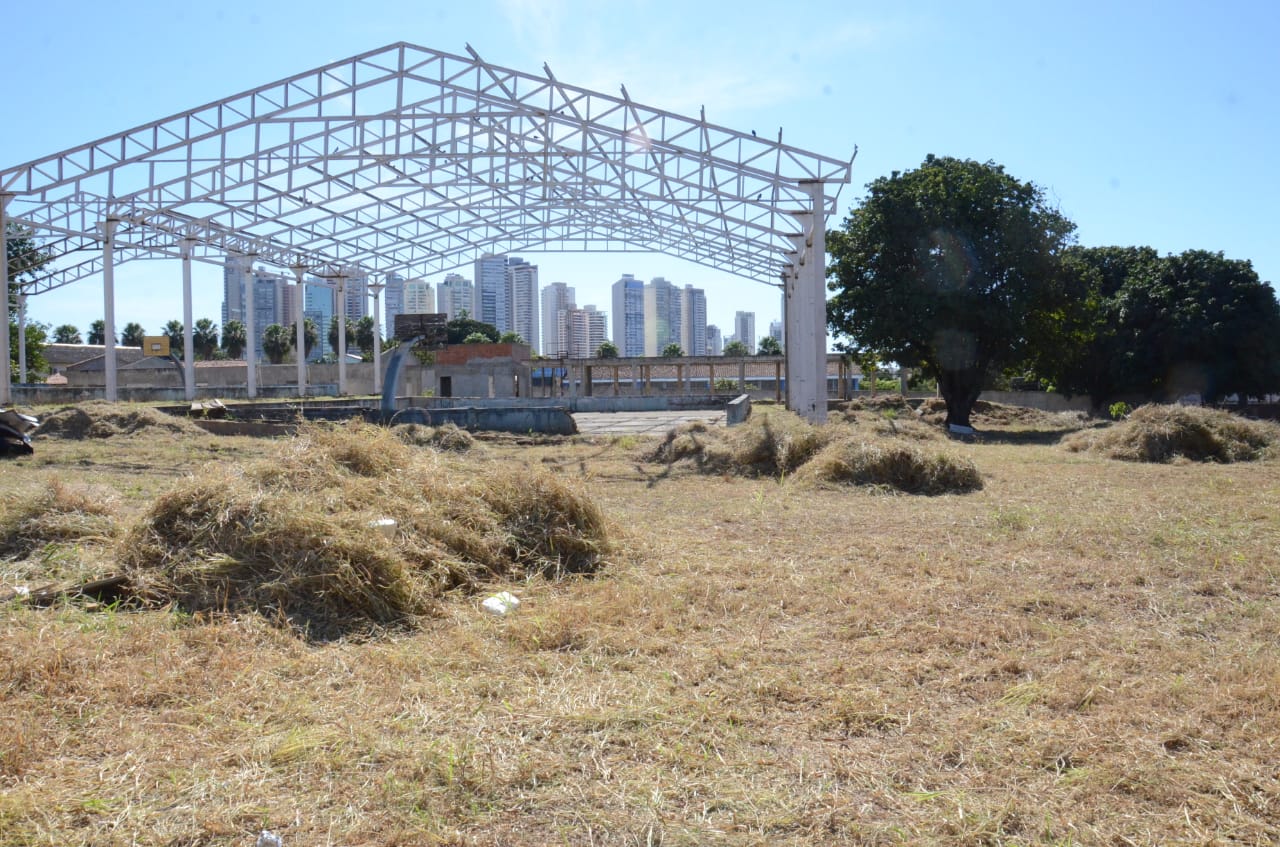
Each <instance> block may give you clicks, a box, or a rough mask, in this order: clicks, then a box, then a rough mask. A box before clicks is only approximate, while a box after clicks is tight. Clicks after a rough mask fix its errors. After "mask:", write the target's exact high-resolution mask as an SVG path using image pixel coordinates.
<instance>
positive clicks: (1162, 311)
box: [1034, 247, 1280, 408]
mask: <svg viewBox="0 0 1280 847" xmlns="http://www.w3.org/2000/svg"><path fill="white" fill-rule="evenodd" d="M1065 267H1066V269H1067V271H1068V274H1069V277H1070V281H1071V284H1072V286H1073V288H1074V293H1075V295H1076V296H1075V297H1074V298H1073V300H1072V307H1071V308H1069V309H1067V310H1065V311H1064V313H1063V320H1062V321H1061V322H1060V323H1058V324H1057V325H1056V326H1053V327H1050V332H1049V333H1048V334H1047V335H1048V337H1049V338H1050V339H1051V343H1050V344H1048V345H1046V349H1045V350H1043V351H1042V352H1041V354H1040V356H1039V357H1038V359H1037V360H1036V361H1035V362H1034V367H1035V370H1036V372H1037V373H1038V374H1039V375H1041V376H1043V377H1047V378H1049V379H1050V380H1051V381H1052V382H1053V383H1054V385H1055V386H1056V387H1057V388H1058V389H1059V390H1060V391H1062V392H1064V393H1067V394H1088V395H1089V396H1090V398H1091V400H1092V402H1093V405H1094V407H1095V408H1102V407H1104V406H1105V405H1107V404H1108V403H1109V402H1110V401H1111V400H1113V399H1118V398H1128V397H1137V398H1141V399H1149V400H1173V399H1176V398H1177V397H1179V396H1181V395H1184V394H1199V395H1201V396H1202V397H1203V398H1204V399H1205V400H1206V401H1207V402H1211V403H1213V402H1218V401H1220V400H1221V399H1222V398H1224V397H1226V396H1228V395H1236V396H1237V399H1238V400H1241V401H1244V400H1246V399H1247V398H1248V397H1250V396H1255V397H1256V396H1261V395H1264V394H1270V393H1274V392H1276V391H1280V304H1277V301H1276V296H1275V292H1274V291H1273V290H1272V288H1271V286H1270V285H1268V284H1267V283H1265V282H1262V281H1261V280H1260V279H1259V278H1258V275H1257V273H1256V272H1255V271H1254V270H1253V266H1252V265H1251V264H1250V263H1249V262H1247V261H1241V260H1233V259H1227V258H1225V257H1224V256H1223V255H1222V254H1221V253H1212V252H1208V251H1204V250H1189V251H1187V252H1185V253H1181V254H1179V255H1170V256H1166V257H1163V258H1161V257H1160V256H1158V255H1157V253H1156V251H1155V250H1153V249H1152V248H1150V247H1092V248H1073V249H1072V250H1069V251H1068V252H1067V256H1066V261H1065Z"/></svg>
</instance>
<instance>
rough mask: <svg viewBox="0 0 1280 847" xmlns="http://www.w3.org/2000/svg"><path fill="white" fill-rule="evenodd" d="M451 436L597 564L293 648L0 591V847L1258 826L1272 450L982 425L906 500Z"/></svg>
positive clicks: (182, 620) (1099, 837)
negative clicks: (581, 508)
mask: <svg viewBox="0 0 1280 847" xmlns="http://www.w3.org/2000/svg"><path fill="white" fill-rule="evenodd" d="M107 443H108V444H109V443H110V442H107ZM270 447H271V445H269V444H265V443H256V442H243V443H239V442H238V443H237V448H238V449H240V450H243V451H257V452H258V453H259V454H260V455H265V454H266V452H267V451H268V450H269V449H270ZM486 447H487V449H486V450H485V451H484V452H485V455H484V456H483V457H480V458H477V459H470V458H468V459H465V461H467V462H471V461H475V462H476V463H477V467H478V468H480V469H481V470H485V469H488V468H490V467H491V466H494V467H496V466H501V467H506V468H509V469H510V472H512V473H517V474H519V473H524V472H526V470H527V469H529V468H534V467H541V468H546V469H548V472H550V473H553V474H557V475H560V476H563V477H566V478H569V477H571V478H573V479H575V480H577V482H578V483H579V484H581V485H583V486H585V488H586V491H587V492H588V493H589V494H590V496H591V497H592V499H593V500H594V501H595V502H596V503H598V504H599V505H600V508H601V509H602V511H603V513H604V514H605V516H606V517H608V518H610V519H612V520H613V521H614V522H615V523H616V524H617V525H618V526H619V529H618V531H617V533H616V538H615V541H616V543H617V546H618V548H619V549H620V551H621V553H620V555H618V556H617V557H616V561H614V562H613V563H612V564H611V566H610V567H609V569H608V570H607V571H606V572H604V573H603V574H600V575H598V576H596V577H594V578H589V579H588V578H583V579H570V580H561V581H556V580H548V579H545V578H543V577H541V576H533V577H531V578H528V579H504V580H499V581H498V582H497V583H495V587H496V586H497V585H502V586H506V587H509V588H510V589H511V590H513V591H515V592H516V593H518V594H519V595H520V596H521V598H522V600H523V601H524V602H523V604H522V606H521V607H520V609H519V610H518V611H517V612H516V613H514V614H512V615H510V616H507V617H502V618H496V617H492V616H489V615H485V614H483V613H482V612H480V610H479V609H478V604H477V598H475V597H469V596H465V595H446V596H445V597H444V598H443V599H442V600H441V601H440V606H439V609H438V616H437V617H434V618H432V619H430V620H428V621H427V622H426V623H425V625H424V628H423V629H422V630H421V631H420V632H414V633H405V634H402V635H399V636H397V637H393V638H386V639H381V640H374V641H366V642H352V641H339V642H335V643H330V644H326V645H322V646H315V645H308V644H306V643H305V642H302V641H300V640H298V639H296V638H293V637H292V636H290V635H289V634H288V633H286V632H284V631H282V630H280V629H277V628H275V627H273V626H270V625H269V624H267V623H266V622H264V621H262V620H261V619H260V618H257V617H255V616H239V617H217V618H214V619H211V620H209V621H207V622H198V621H195V620H193V619H191V618H190V617H187V616H185V615H182V614H179V613H176V612H174V611H165V610H146V611H140V612H131V613H123V612H118V611H116V612H111V611H108V612H106V613H102V612H98V613H88V612H85V611H83V610H82V609H81V608H80V607H78V606H76V605H74V604H73V605H67V606H64V607H61V608H55V609H49V610H34V609H27V608H23V607H21V606H17V605H13V606H9V607H6V608H4V609H3V610H0V726H3V727H4V728H5V731H4V733H2V734H0V845H3V847H17V845H22V847H36V845H40V846H41V847H43V845H64V844H94V845H115V844H120V845H124V844H132V843H142V844H208V845H221V844H237V845H239V844H249V843H252V839H253V835H254V834H255V833H256V832H257V831H258V830H260V829H262V828H264V827H266V828H270V829H272V830H274V831H276V832H279V833H281V834H282V835H283V837H284V839H285V843H286V844H291V845H300V844H335V845H338V844H341V845H428V844H455V845H469V844H477V845H478V844H504V845H546V844H567V845H578V844H595V845H638V844H665V845H703V844H724V845H735V847H736V845H762V844H769V845H777V844H781V845H797V847H798V845H812V844H867V845H889V844H930V845H957V847H958V845H972V844H991V845H1045V847H1048V845H1054V847H1061V845H1095V844H1099V845H1102V844H1105V845H1124V844H1142V845H1164V844H1250V845H1262V844H1273V843H1276V841H1277V840H1278V839H1280V774H1278V772H1277V769H1276V765H1275V762H1276V749H1275V748H1276V744H1277V743H1280V646H1277V645H1280V608H1278V607H1277V602H1278V601H1277V597H1280V565H1278V557H1277V550H1278V549H1280V518H1278V517H1277V515H1280V465H1278V464H1277V463H1276V462H1275V461H1262V462H1251V463H1237V464H1133V465H1125V466H1123V467H1120V466H1117V465H1116V464H1115V463H1113V462H1109V461H1107V460H1106V459H1104V458H1102V457H1100V456H1095V455H1093V454H1087V453H1070V452H1068V451H1065V450H1062V449H1060V448H1057V447H1055V446H1047V445H1040V444H1035V443H1024V444H1011V443H1002V442H999V441H990V442H986V443H975V444H963V445H952V447H953V449H954V450H955V452H956V455H958V456H962V457H964V458H967V459H969V460H971V461H972V462H973V463H974V464H975V466H976V467H977V468H978V469H979V470H980V472H981V474H982V476H983V479H984V481H985V485H984V488H983V489H982V490H980V491H976V492H973V493H970V494H967V495H965V496H954V497H928V498H905V497H878V496H872V495H869V494H868V493H866V492H865V491H863V490H861V489H856V488H842V489H836V490H815V489H813V488H812V487H809V486H805V485H801V484H798V483H797V482H796V481H793V480H792V479H791V478H790V477H788V478H786V479H785V480H783V481H779V480H778V478H776V477H769V476H766V477H741V476H736V475H729V476H708V475H705V474H701V473H698V472H696V470H695V469H693V468H686V466H684V465H682V464H679V463H677V464H674V465H649V464H640V465H637V463H636V461H635V456H634V451H633V450H632V449H630V448H629V447H628V446H626V445H625V444H624V443H622V442H609V441H608V440H600V441H589V440H585V439H568V440H563V441H560V442H555V443H548V444H544V445H538V446H533V447H528V446H516V445H512V444H509V443H494V444H489V445H486ZM82 449H83V448H82V447H81V446H79V445H77V444H76V443H75V442H66V443H56V444H55V443H51V444H50V445H48V446H47V447H45V448H44V451H43V452H44V455H43V461H44V462H46V463H49V464H42V463H41V462H38V461H35V459H40V458H41V456H40V455H38V456H37V457H33V459H23V460H19V461H18V462H16V463H14V464H13V465H12V466H13V467H15V468H17V469H19V471H20V472H21V474H23V475H29V476H30V477H32V478H33V479H32V480H31V481H30V482H29V483H28V482H26V481H19V475H18V474H14V475H7V476H6V477H5V480H4V482H3V483H0V485H4V486H5V492H6V493H7V492H8V491H9V490H10V486H13V485H18V484H22V485H27V484H33V485H37V486H40V485H44V484H46V482H47V479H46V477H47V476H49V475H52V474H55V473H58V472H60V470H61V469H60V467H59V463H60V462H62V461H63V460H64V458H65V457H77V456H81V455H84V454H83V453H82V452H80V451H81V450H82ZM93 455H94V457H95V465H94V466H93V470H94V471H95V473H96V474H97V477H98V478H97V479H95V481H96V482H98V483H103V482H108V483H110V482H112V481H114V484H115V485H116V486H117V488H118V491H119V492H120V496H121V497H122V498H123V502H122V506H121V511H122V513H123V514H125V515H129V514H135V513H137V512H139V511H141V510H142V509H144V508H145V507H146V505H147V504H148V503H149V502H150V501H151V499H152V496H153V495H152V494H151V493H150V492H149V491H142V492H132V491H131V490H130V487H129V486H130V485H131V476H136V474H137V471H136V470H135V471H127V470H124V469H121V470H119V471H118V472H116V473H115V476H114V477H113V476H112V475H111V474H110V473H108V471H109V470H110V467H109V465H108V464H107V463H106V462H105V461H104V457H103V455H102V454H93ZM139 458H140V457H139V455H138V454H136V453H135V454H133V461H134V462H137V461H138V460H139ZM72 460H73V461H74V459H72ZM148 460H149V461H155V462H158V463H161V464H164V463H167V462H169V461H170V457H169V455H168V454H167V453H161V452H157V453H155V454H154V455H153V456H150V457H148Z"/></svg>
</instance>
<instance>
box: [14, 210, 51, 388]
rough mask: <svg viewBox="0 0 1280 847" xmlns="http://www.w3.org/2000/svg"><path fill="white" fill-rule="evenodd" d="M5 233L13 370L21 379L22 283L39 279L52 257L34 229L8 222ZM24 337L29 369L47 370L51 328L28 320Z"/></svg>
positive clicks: (33, 371)
mask: <svg viewBox="0 0 1280 847" xmlns="http://www.w3.org/2000/svg"><path fill="white" fill-rule="evenodd" d="M5 236H6V237H5V263H6V265H7V266H8V271H9V286H8V289H9V290H8V291H7V292H6V295H7V296H8V298H9V373H10V378H11V379H18V378H19V376H20V374H19V368H18V341H19V339H18V319H17V317H18V286H19V284H20V283H22V282H23V281H26V280H31V279H35V278H36V276H37V275H38V274H39V272H40V271H41V270H42V269H43V268H44V267H45V266H46V265H48V264H49V262H50V261H51V260H52V257H51V256H50V255H49V254H47V253H45V252H43V251H42V250H40V248H39V245H38V244H37V243H36V240H35V239H34V238H33V237H32V233H31V230H30V229H28V228H26V227H24V226H21V225H19V224H18V223H16V222H13V221H10V222H9V223H8V225H7V226H6V227H5ZM24 336H25V339H26V344H25V345H24V352H25V354H26V360H27V370H28V371H29V372H30V373H35V374H42V373H44V372H45V371H46V368H47V363H46V362H45V359H44V345H45V343H46V341H47V340H48V328H47V327H46V326H45V325H44V324H40V323H28V324H27V325H26V327H25V332H24Z"/></svg>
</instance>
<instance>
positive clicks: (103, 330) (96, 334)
mask: <svg viewBox="0 0 1280 847" xmlns="http://www.w3.org/2000/svg"><path fill="white" fill-rule="evenodd" d="M106 335H107V322H106V321H104V320H103V319H102V318H98V319H97V320H96V321H94V322H93V323H91V324H89V343H90V344H101V345H103V346H105V345H106V343H107V339H106ZM115 342H116V340H115V339H114V338H113V339H111V343H112V344H115Z"/></svg>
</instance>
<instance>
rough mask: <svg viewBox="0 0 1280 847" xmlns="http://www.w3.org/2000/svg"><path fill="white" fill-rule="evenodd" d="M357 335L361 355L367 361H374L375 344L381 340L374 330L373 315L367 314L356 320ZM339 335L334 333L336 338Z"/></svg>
mask: <svg viewBox="0 0 1280 847" xmlns="http://www.w3.org/2000/svg"><path fill="white" fill-rule="evenodd" d="M355 335H356V347H358V348H360V355H361V357H363V358H364V360H365V361H373V345H375V344H377V343H378V342H379V341H380V340H381V339H378V338H377V337H376V333H375V332H374V326H373V315H365V316H364V317H363V318H361V319H360V320H358V321H356V327H355ZM337 337H338V336H337V335H334V338H335V339H336V338H337Z"/></svg>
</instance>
